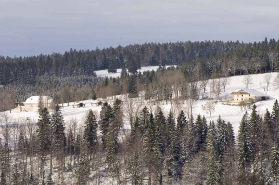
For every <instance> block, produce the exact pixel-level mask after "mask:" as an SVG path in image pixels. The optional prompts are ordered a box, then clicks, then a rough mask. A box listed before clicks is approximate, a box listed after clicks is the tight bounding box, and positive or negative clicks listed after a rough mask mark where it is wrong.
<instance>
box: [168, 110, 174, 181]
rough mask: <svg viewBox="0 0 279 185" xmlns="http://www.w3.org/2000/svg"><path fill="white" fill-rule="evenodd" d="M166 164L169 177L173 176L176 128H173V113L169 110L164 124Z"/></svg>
mask: <svg viewBox="0 0 279 185" xmlns="http://www.w3.org/2000/svg"><path fill="white" fill-rule="evenodd" d="M165 139H166V150H167V151H166V164H167V170H168V176H169V178H170V179H172V178H173V176H174V174H175V162H174V151H175V144H176V143H175V142H176V129H175V120H174V115H173V113H172V112H171V111H170V113H169V115H168V118H167V124H166V135H165Z"/></svg>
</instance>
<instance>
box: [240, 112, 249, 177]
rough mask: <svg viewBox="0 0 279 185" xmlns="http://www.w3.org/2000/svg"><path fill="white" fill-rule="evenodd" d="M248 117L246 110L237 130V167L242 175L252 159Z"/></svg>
mask: <svg viewBox="0 0 279 185" xmlns="http://www.w3.org/2000/svg"><path fill="white" fill-rule="evenodd" d="M249 132H250V129H249V119H248V114H247V112H246V113H245V114H244V116H243V118H242V120H241V123H240V125H239V130H238V168H239V170H240V172H241V174H242V175H244V177H245V176H246V171H248V169H249V166H250V163H251V161H252V156H251V155H252V154H251V153H252V152H251V142H250V133H249Z"/></svg>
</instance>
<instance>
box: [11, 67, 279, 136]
mask: <svg viewBox="0 0 279 185" xmlns="http://www.w3.org/2000/svg"><path fill="white" fill-rule="evenodd" d="M154 69H155V67H154ZM269 74H271V81H270V86H269V91H267V92H265V91H264V89H263V87H262V85H261V84H263V80H264V76H265V75H266V74H257V75H251V77H252V79H253V84H251V85H249V89H255V90H257V91H259V92H262V93H265V94H267V95H269V96H270V99H269V100H265V101H259V102H257V103H256V106H257V111H258V113H259V114H260V115H263V114H264V113H265V111H266V109H268V110H269V111H272V107H273V104H274V101H275V99H279V90H278V89H276V88H275V86H274V83H273V82H274V79H275V77H276V75H277V74H278V73H269ZM243 78H244V76H235V77H229V79H230V84H229V85H228V86H227V87H226V92H222V96H228V95H229V94H230V92H232V91H234V90H236V89H240V88H245V85H244V83H243ZM208 89H209V88H207V90H208ZM92 102H94V101H93V100H85V101H83V103H84V104H85V107H83V108H73V106H72V105H73V104H74V103H73V102H72V103H70V106H67V104H64V107H63V108H62V113H63V115H64V120H65V122H66V127H67V125H69V122H70V120H72V119H75V120H76V121H77V122H78V125H79V126H82V124H83V122H84V119H85V116H86V113H87V111H88V110H89V109H92V110H93V112H95V114H96V115H97V118H99V113H100V110H101V106H99V107H92V106H91V103H92ZM206 102H207V100H198V101H196V102H195V104H194V109H193V114H194V116H195V117H196V116H197V115H198V114H201V115H204V116H205V117H206V118H207V121H208V122H209V121H210V120H212V121H215V120H217V119H218V117H219V115H221V117H222V119H224V120H225V121H230V122H231V123H232V125H233V127H234V130H235V133H236V135H237V132H238V126H239V123H240V121H241V118H242V116H243V114H244V113H245V110H241V108H240V107H239V106H233V105H223V104H222V102H218V103H216V107H215V111H214V112H213V113H212V116H211V118H210V116H209V114H208V113H207V112H204V111H203V109H202V105H204V104H205V103H206ZM144 105H145V104H143V105H142V107H144ZM160 107H161V108H162V109H163V110H164V112H165V115H166V116H167V114H168V112H169V111H170V110H171V108H172V105H171V104H170V103H168V104H166V103H165V102H161V103H160ZM247 112H248V113H250V112H251V109H248V110H247ZM7 114H8V116H10V117H11V118H12V119H13V120H15V121H17V120H19V121H20V122H24V121H25V120H27V119H29V120H32V121H33V122H36V121H37V119H38V117H39V115H38V113H36V112H17V111H15V110H13V111H12V113H9V112H8V111H7ZM124 120H125V124H124V128H125V129H130V124H129V121H128V120H127V118H124Z"/></svg>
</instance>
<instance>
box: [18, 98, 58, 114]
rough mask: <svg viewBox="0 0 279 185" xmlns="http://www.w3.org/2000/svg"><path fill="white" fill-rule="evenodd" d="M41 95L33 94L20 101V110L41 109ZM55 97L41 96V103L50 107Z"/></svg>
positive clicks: (31, 110)
mask: <svg viewBox="0 0 279 185" xmlns="http://www.w3.org/2000/svg"><path fill="white" fill-rule="evenodd" d="M39 102H40V96H31V97H30V98H28V99H27V100H26V101H25V102H22V103H19V105H18V109H19V111H20V112H22V111H24V112H37V111H38V110H39V104H40V103H39ZM52 102H53V99H52V98H51V97H49V96H41V103H42V106H43V107H46V108H48V109H49V108H50V107H51V105H52Z"/></svg>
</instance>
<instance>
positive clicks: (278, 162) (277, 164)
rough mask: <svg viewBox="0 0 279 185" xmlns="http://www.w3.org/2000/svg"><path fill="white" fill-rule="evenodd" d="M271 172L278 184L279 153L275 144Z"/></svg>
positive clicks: (272, 150)
mask: <svg viewBox="0 0 279 185" xmlns="http://www.w3.org/2000/svg"><path fill="white" fill-rule="evenodd" d="M271 170H272V174H273V177H274V180H275V183H276V184H277V176H278V172H279V151H278V146H277V144H275V145H274V146H273V147H272V149H271Z"/></svg>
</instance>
